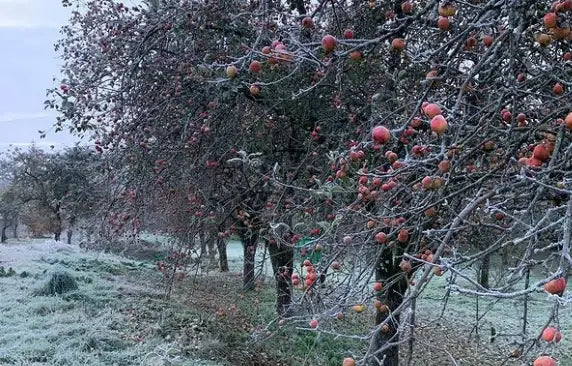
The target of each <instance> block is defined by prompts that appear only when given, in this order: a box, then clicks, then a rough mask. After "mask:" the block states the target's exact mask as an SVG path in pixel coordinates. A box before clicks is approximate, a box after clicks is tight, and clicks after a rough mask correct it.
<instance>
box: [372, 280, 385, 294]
mask: <svg viewBox="0 0 572 366" xmlns="http://www.w3.org/2000/svg"><path fill="white" fill-rule="evenodd" d="M382 288H383V285H382V284H381V282H375V283H374V284H373V291H376V292H379V291H381V289H382Z"/></svg>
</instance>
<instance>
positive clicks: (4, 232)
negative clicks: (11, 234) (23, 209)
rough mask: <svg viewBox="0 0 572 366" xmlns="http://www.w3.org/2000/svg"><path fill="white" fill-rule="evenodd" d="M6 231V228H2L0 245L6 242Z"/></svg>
mask: <svg viewBox="0 0 572 366" xmlns="http://www.w3.org/2000/svg"><path fill="white" fill-rule="evenodd" d="M6 229H8V226H2V236H1V237H0V243H5V242H6V241H7V240H8V236H6Z"/></svg>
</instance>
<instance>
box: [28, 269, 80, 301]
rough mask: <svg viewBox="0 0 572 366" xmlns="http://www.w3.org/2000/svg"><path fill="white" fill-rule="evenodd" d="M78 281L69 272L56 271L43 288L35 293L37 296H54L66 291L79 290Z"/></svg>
mask: <svg viewBox="0 0 572 366" xmlns="http://www.w3.org/2000/svg"><path fill="white" fill-rule="evenodd" d="M77 289H78V286H77V282H76V280H75V278H73V277H72V276H71V275H70V274H69V273H67V272H55V273H53V274H52V277H51V278H50V280H49V281H48V282H47V283H46V284H45V285H44V286H42V288H40V289H38V290H36V291H35V292H34V295H36V296H54V295H61V294H64V293H66V292H70V291H74V290H77Z"/></svg>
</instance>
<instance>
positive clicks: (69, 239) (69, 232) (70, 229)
mask: <svg viewBox="0 0 572 366" xmlns="http://www.w3.org/2000/svg"><path fill="white" fill-rule="evenodd" d="M67 234H68V241H67V243H68V244H71V241H72V236H73V229H72V228H69V229H68V232H67Z"/></svg>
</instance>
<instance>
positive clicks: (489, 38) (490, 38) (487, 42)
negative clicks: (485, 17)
mask: <svg viewBox="0 0 572 366" xmlns="http://www.w3.org/2000/svg"><path fill="white" fill-rule="evenodd" d="M493 40H494V38H493V36H491V35H488V34H487V35H485V36H484V37H483V44H484V45H485V47H490V46H492V44H493Z"/></svg>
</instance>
